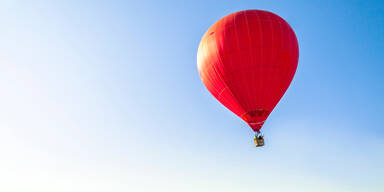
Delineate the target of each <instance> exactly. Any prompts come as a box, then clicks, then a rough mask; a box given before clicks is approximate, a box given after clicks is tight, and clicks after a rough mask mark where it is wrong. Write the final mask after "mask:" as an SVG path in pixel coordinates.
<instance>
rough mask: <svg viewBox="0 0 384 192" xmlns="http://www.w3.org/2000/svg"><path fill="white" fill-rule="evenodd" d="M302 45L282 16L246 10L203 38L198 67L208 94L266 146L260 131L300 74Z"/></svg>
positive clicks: (214, 26) (256, 139)
mask: <svg viewBox="0 0 384 192" xmlns="http://www.w3.org/2000/svg"><path fill="white" fill-rule="evenodd" d="M298 59H299V46H298V42H297V39H296V36H295V33H294V31H293V30H292V28H291V27H290V26H289V24H288V23H287V22H286V21H285V20H284V19H282V18H281V17H279V16H278V15H276V14H274V13H271V12H268V11H263V10H245V11H239V12H235V13H232V14H230V15H227V16H225V17H223V18H221V19H220V20H218V21H217V22H216V23H215V24H213V25H212V26H211V27H210V28H209V29H208V31H207V32H206V33H205V34H204V36H203V37H202V39H201V42H200V44H199V48H198V53H197V68H198V72H199V75H200V78H201V80H202V82H203V83H204V85H205V86H206V87H207V89H208V91H209V92H210V93H211V94H212V95H213V96H214V97H215V98H216V99H217V100H218V101H219V102H220V103H222V104H223V105H224V106H225V107H227V108H228V109H229V110H231V111H232V112H233V113H234V114H236V115H237V116H239V117H240V118H241V119H243V120H244V121H245V122H246V123H248V125H249V126H250V127H251V128H252V130H253V131H254V132H255V145H256V146H263V145H264V139H263V136H262V134H261V132H260V129H261V128H262V127H263V124H264V122H265V121H266V119H267V118H268V116H269V115H270V113H271V112H272V110H273V109H274V108H275V106H276V105H277V103H278V102H279V101H280V99H281V97H282V96H283V95H284V93H285V91H286V90H287V89H288V87H289V85H290V83H291V81H292V79H293V76H294V75H295V72H296V68H297V63H298Z"/></svg>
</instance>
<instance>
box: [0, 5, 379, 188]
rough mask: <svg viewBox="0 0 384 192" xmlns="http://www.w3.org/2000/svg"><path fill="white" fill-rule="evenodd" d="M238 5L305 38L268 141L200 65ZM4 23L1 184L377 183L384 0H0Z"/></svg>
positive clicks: (0, 36)
mask: <svg viewBox="0 0 384 192" xmlns="http://www.w3.org/2000/svg"><path fill="white" fill-rule="evenodd" d="M244 9H264V10H268V11H272V12H274V13H276V14H278V15H280V16H281V17H283V18H284V19H285V20H286V21H287V22H288V23H289V24H290V25H291V26H292V28H293V29H294V31H295V32H296V35H297V37H298V40H299V46H300V61H299V66H298V70H297V73H296V76H295V78H294V80H293V82H292V84H291V86H290V88H289V89H288V91H287V93H286V94H285V96H284V97H283V99H282V100H281V101H280V103H279V104H278V106H277V107H276V108H275V110H274V111H273V112H272V114H271V115H270V117H269V119H268V120H267V122H266V123H265V125H264V128H263V130H264V133H265V136H266V146H265V147H264V148H255V147H254V146H253V133H252V131H251V129H250V128H248V127H247V125H246V123H244V122H243V121H242V120H241V119H239V118H238V117H237V116H235V115H234V114H232V113H231V112H230V111H229V110H227V109H226V108H224V107H223V106H221V104H220V103H218V102H217V101H216V100H215V99H214V98H213V96H211V95H210V93H209V92H208V91H207V90H206V89H205V87H204V86H203V84H202V82H201V81H200V78H199V75H198V73H197V67H196V53H197V47H198V44H199V41H200V38H201V37H202V35H203V34H204V32H205V31H206V30H207V29H208V28H209V27H210V26H211V25H212V24H213V23H214V22H215V21H217V20H218V19H220V18H221V17H223V16H225V15H227V14H230V13H232V12H235V11H239V10H244ZM0 26H1V28H0V89H1V92H0V191H6V192H16V191H17V192H24V191H38V192H51V191H57V192H68V191H71V192H73V191H74V192H83V191H94V192H99V191H100V192H101V191H103V192H104V191H113V192H120V191H121V192H123V191H124V192H127V191H129V192H136V191H137V192H147V191H161V192H162V191H164V192H180V191H182V192H184V191H186V192H197V191H199V192H212V191H220V192H227V191H228V192H232V191H236V192H237V191H242V192H251V191H266V192H281V191H285V192H286V191H289V192H290V191H292V192H308V191H311V192H317V191H321V192H323V191H327V192H330V191H331V192H333V191H334V192H360V191H364V192H382V191H384V182H383V181H384V166H383V162H384V127H383V119H384V102H383V94H384V85H383V83H384V75H383V74H384V65H383V64H384V63H383V59H382V58H383V56H384V1H381V0H377V1H368V0H366V1H357V0H349V1H331V0H318V1H308V0H302V1H286V0H284V1H283V0H280V1H277V0H274V1H272V0H264V1H262V0H249V1H240V0H239V1H233V0H232V1H229V0H220V1H203V0H194V1H168V0H162V1H155V0H137V1H94V0H92V1H91V0H89V1H87V0H84V1H77V0H72V1H69V0H63V1H42V0H41V1H40V0H35V1H27V0H25V1H22V0H10V1H4V0H3V1H0Z"/></svg>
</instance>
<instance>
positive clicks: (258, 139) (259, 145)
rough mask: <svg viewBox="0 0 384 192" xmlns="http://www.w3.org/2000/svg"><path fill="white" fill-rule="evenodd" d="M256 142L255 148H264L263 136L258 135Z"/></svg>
mask: <svg viewBox="0 0 384 192" xmlns="http://www.w3.org/2000/svg"><path fill="white" fill-rule="evenodd" d="M254 140H255V147H262V146H264V137H263V136H262V135H256V136H255V138H254Z"/></svg>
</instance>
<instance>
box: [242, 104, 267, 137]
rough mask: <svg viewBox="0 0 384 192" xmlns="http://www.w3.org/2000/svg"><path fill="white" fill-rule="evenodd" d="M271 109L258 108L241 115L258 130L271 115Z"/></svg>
mask: <svg viewBox="0 0 384 192" xmlns="http://www.w3.org/2000/svg"><path fill="white" fill-rule="evenodd" d="M269 114H270V111H267V110H264V109H256V110H253V111H249V112H246V113H244V114H243V115H241V118H242V119H243V120H244V121H245V122H247V123H248V125H249V126H250V127H251V128H252V129H253V130H254V131H255V132H256V131H260V129H261V127H263V125H264V122H265V120H266V119H267V117H268V116H269Z"/></svg>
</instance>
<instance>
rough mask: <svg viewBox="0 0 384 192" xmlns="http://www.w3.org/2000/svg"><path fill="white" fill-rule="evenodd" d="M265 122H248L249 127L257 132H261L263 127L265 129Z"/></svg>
mask: <svg viewBox="0 0 384 192" xmlns="http://www.w3.org/2000/svg"><path fill="white" fill-rule="evenodd" d="M264 122H265V121H261V122H248V125H249V126H250V127H251V128H252V129H253V130H254V131H255V132H258V131H260V129H261V127H263V125H264Z"/></svg>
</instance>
